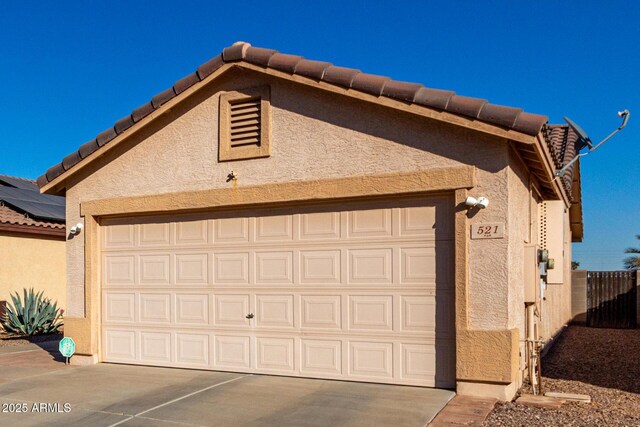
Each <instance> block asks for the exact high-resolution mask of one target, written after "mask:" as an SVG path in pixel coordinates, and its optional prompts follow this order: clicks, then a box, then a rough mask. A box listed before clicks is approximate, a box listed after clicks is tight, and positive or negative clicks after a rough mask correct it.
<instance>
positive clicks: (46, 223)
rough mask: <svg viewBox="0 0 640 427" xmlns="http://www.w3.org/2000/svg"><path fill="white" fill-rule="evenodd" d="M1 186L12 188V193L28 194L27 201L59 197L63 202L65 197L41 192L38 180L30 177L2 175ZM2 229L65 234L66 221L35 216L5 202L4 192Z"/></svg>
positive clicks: (0, 212) (0, 199) (0, 214)
mask: <svg viewBox="0 0 640 427" xmlns="http://www.w3.org/2000/svg"><path fill="white" fill-rule="evenodd" d="M0 187H1V188H7V191H9V190H12V192H13V193H12V194H14V193H15V194H28V195H29V197H28V200H27V201H33V200H40V199H41V200H42V201H43V202H45V203H49V202H50V201H51V200H54V199H57V201H60V200H62V203H63V201H64V197H59V196H50V195H46V194H40V192H39V189H38V186H37V184H36V182H35V181H32V180H30V179H25V178H17V177H13V176H8V175H0ZM25 192H26V193H25ZM3 194H4V193H3ZM15 194H14V195H15ZM0 231H19V232H20V231H21V232H26V233H38V234H49V235H53V236H64V235H65V222H64V220H62V221H50V220H42V219H38V218H35V217H34V216H33V215H29V214H28V213H26V212H22V211H21V210H20V209H17V208H15V207H13V206H12V205H11V204H10V203H5V201H4V200H3V196H2V194H0Z"/></svg>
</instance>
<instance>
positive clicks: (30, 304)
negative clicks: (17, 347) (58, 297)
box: [0, 288, 62, 336]
mask: <svg viewBox="0 0 640 427" xmlns="http://www.w3.org/2000/svg"><path fill="white" fill-rule="evenodd" d="M23 297H24V298H23V299H20V295H19V294H18V292H16V293H15V295H11V299H12V300H13V305H11V303H9V304H7V306H6V309H5V315H4V316H3V318H2V319H0V323H2V327H3V328H4V330H5V331H6V332H7V333H10V334H16V335H27V336H29V335H41V334H50V333H52V332H56V331H57V330H58V328H60V326H62V310H61V309H59V308H58V303H57V302H54V303H53V304H51V301H50V300H49V298H44V291H41V292H38V293H36V292H35V291H34V290H33V288H31V289H30V290H29V291H27V289H24V291H23Z"/></svg>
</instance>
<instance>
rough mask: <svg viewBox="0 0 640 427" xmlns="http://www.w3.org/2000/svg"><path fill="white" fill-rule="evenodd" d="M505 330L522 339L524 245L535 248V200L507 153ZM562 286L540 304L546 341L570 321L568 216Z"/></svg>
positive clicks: (566, 218) (542, 334)
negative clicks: (507, 282) (507, 250)
mask: <svg viewBox="0 0 640 427" xmlns="http://www.w3.org/2000/svg"><path fill="white" fill-rule="evenodd" d="M509 165H510V168H509V175H508V176H509V229H508V234H509V266H510V268H509V270H508V274H509V282H510V283H511V286H510V287H509V328H517V329H518V330H519V331H520V339H521V340H522V339H524V338H525V337H526V318H525V305H524V286H523V284H524V276H523V269H522V268H521V266H523V265H524V262H525V259H524V246H525V244H529V243H532V244H539V243H540V242H539V230H538V227H539V206H538V202H539V200H536V197H535V194H534V192H533V191H531V189H530V177H529V174H528V172H527V170H526V167H525V166H524V164H523V162H522V161H521V160H520V159H519V158H518V156H517V154H516V153H515V152H511V156H510V162H509ZM563 220H564V236H563V239H564V252H565V253H564V263H563V264H560V265H557V266H556V268H563V269H564V270H565V272H564V283H563V284H561V285H548V286H547V289H546V294H545V299H544V300H543V301H541V302H540V305H539V310H538V312H539V313H540V317H538V318H536V323H538V324H539V333H540V338H541V339H543V340H549V339H550V338H553V337H554V336H555V335H556V333H557V332H558V331H559V330H560V329H561V328H562V326H563V325H564V324H565V323H567V322H568V321H569V320H570V318H571V279H570V277H571V229H570V224H569V214H568V212H567V213H565V215H564V217H563ZM520 350H521V351H520V353H521V367H524V363H525V361H524V355H525V352H524V344H523V343H520Z"/></svg>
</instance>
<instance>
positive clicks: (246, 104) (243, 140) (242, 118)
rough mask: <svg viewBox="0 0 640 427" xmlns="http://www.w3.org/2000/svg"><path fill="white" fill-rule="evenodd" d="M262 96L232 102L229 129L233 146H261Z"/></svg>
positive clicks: (230, 141)
mask: <svg viewBox="0 0 640 427" xmlns="http://www.w3.org/2000/svg"><path fill="white" fill-rule="evenodd" d="M260 128H261V120H260V98H249V99H242V100H237V101H232V102H230V117H229V131H230V140H229V143H230V145H231V147H232V148H233V147H242V146H246V145H257V146H260V143H261V140H260V131H261V129H260Z"/></svg>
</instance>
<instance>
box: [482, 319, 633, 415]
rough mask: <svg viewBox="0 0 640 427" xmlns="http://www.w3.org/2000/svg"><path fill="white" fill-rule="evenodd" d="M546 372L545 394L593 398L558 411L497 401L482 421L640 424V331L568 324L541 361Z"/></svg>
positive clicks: (568, 402) (526, 391) (544, 378)
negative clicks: (575, 394)
mask: <svg viewBox="0 0 640 427" xmlns="http://www.w3.org/2000/svg"><path fill="white" fill-rule="evenodd" d="M542 372H543V379H542V386H543V391H544V392H549V391H553V392H563V393H578V394H587V395H589V396H591V398H592V402H591V403H579V402H571V401H567V403H565V404H564V405H562V407H561V408H560V409H554V410H551V409H541V408H532V407H528V406H524V405H520V404H518V403H514V402H507V403H498V404H497V405H496V407H495V409H494V410H493V412H492V413H491V414H489V417H488V418H487V419H486V421H485V422H484V424H483V425H484V426H530V425H531V426H559V425H562V426H596V425H606V426H638V425H640V329H597V328H587V327H584V326H569V327H568V328H567V329H566V330H565V331H564V333H563V334H562V336H561V337H560V338H559V339H558V342H557V343H556V344H555V346H554V347H553V348H552V349H551V350H550V351H549V353H548V354H547V356H546V357H545V358H544V359H543V360H542ZM522 392H523V393H530V392H531V391H530V390H529V389H528V388H527V387H526V386H525V387H524V388H523V390H522Z"/></svg>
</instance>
